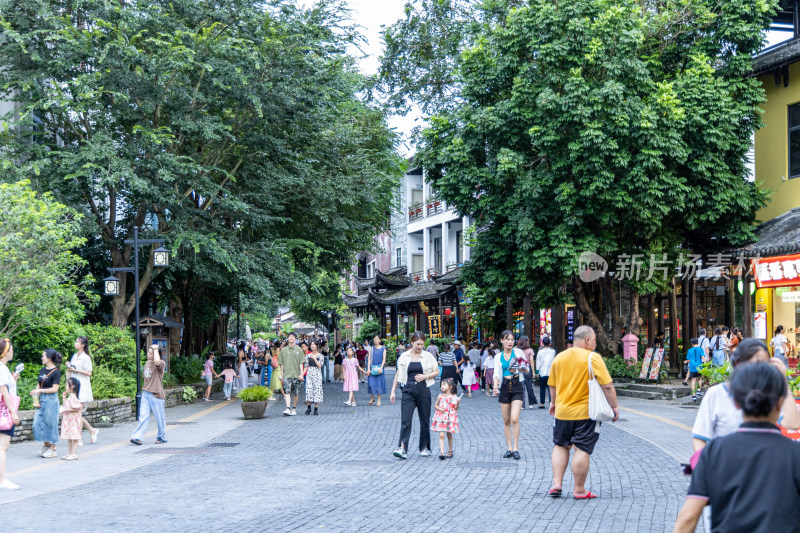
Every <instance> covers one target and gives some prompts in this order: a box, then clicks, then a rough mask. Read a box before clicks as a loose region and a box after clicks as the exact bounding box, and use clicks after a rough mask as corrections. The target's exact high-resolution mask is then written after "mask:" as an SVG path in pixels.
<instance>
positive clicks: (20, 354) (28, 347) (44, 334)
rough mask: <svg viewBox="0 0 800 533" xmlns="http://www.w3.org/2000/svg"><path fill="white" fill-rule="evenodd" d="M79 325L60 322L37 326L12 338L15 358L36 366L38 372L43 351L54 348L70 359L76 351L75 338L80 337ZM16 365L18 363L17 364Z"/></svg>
mask: <svg viewBox="0 0 800 533" xmlns="http://www.w3.org/2000/svg"><path fill="white" fill-rule="evenodd" d="M78 331H79V330H78V325H77V324H75V325H71V326H70V325H64V324H58V325H55V326H51V327H42V328H35V329H32V330H29V331H26V332H25V333H22V334H21V335H15V336H14V338H13V339H12V344H13V345H14V360H15V361H16V362H17V363H19V362H24V363H25V364H26V365H28V364H30V365H33V366H36V371H37V372H38V370H39V368H41V365H40V364H39V363H40V361H41V357H42V352H43V351H44V349H45V348H52V349H54V350H56V351H57V352H60V353H61V355H63V356H64V358H65V359H69V358H70V357H71V356H72V354H73V353H74V352H75V338H76V337H78ZM15 366H16V364H15Z"/></svg>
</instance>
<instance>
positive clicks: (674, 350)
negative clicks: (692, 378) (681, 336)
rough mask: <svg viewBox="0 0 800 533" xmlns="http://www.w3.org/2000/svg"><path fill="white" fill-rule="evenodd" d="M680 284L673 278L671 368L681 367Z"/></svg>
mask: <svg viewBox="0 0 800 533" xmlns="http://www.w3.org/2000/svg"><path fill="white" fill-rule="evenodd" d="M677 291H678V286H677V285H676V284H675V278H672V291H670V293H669V337H670V341H669V364H670V368H678V369H680V365H679V364H678V297H677V295H676V294H675V293H676V292H677Z"/></svg>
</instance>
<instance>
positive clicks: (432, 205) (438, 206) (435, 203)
mask: <svg viewBox="0 0 800 533" xmlns="http://www.w3.org/2000/svg"><path fill="white" fill-rule="evenodd" d="M425 207H426V212H427V214H428V216H433V215H437V214H439V213H443V212H444V202H442V201H441V200H428V201H427V203H426V204H425Z"/></svg>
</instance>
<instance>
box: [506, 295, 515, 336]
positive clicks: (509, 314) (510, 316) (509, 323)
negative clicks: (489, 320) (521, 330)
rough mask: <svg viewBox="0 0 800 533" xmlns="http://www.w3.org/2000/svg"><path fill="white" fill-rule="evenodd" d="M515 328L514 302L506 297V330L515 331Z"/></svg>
mask: <svg viewBox="0 0 800 533" xmlns="http://www.w3.org/2000/svg"><path fill="white" fill-rule="evenodd" d="M513 327H514V300H512V299H511V296H506V329H507V330H509V331H513Z"/></svg>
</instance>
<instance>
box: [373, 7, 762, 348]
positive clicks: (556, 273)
mask: <svg viewBox="0 0 800 533" xmlns="http://www.w3.org/2000/svg"><path fill="white" fill-rule="evenodd" d="M432 4H434V3H428V2H426V1H424V0H420V1H417V2H413V3H412V5H411V6H410V8H409V15H408V18H407V20H405V21H401V22H399V23H398V25H395V27H393V28H391V29H389V30H388V31H387V38H389V37H391V38H392V39H395V40H396V39H401V42H399V43H398V42H395V43H394V45H393V46H394V49H395V50H396V51H395V52H394V54H395V55H397V54H399V53H400V52H398V51H402V53H406V54H408V55H411V56H415V54H417V55H416V56H415V57H418V54H419V53H421V52H419V50H418V48H417V47H416V45H417V44H418V43H419V41H420V35H418V34H414V32H410V33H409V32H408V31H407V30H408V28H409V20H411V19H413V17H417V18H422V19H424V20H426V21H427V22H428V23H434V22H435V21H436V20H439V19H440V18H441V14H439V13H436V12H435V10H433V8H432ZM435 4H441V3H435ZM473 9H474V14H473V16H472V17H464V16H463V15H460V14H458V13H456V16H457V17H459V18H463V19H470V18H471V19H472V20H474V21H483V22H482V23H480V24H471V25H470V27H471V28H473V33H472V34H471V36H470V38H469V39H468V43H467V45H466V46H465V47H464V48H463V49H462V50H461V51H460V53H459V54H458V55H457V56H452V55H451V56H450V57H452V58H453V61H451V65H452V70H451V75H452V80H453V85H452V86H451V87H452V88H453V89H454V90H455V92H456V94H455V98H456V100H455V102H456V103H455V104H454V105H452V106H451V107H450V108H448V107H446V106H441V107H440V108H439V111H438V113H437V114H434V115H432V116H431V117H429V119H430V121H429V127H428V128H427V129H425V130H424V131H423V132H422V136H421V143H420V151H419V154H418V163H419V164H421V165H422V166H423V167H424V168H425V169H426V171H427V173H428V178H429V179H430V180H431V183H432V184H433V186H434V188H435V189H436V190H437V192H438V194H439V195H440V196H441V197H443V198H444V199H445V200H446V201H447V202H448V203H450V204H451V205H453V206H455V207H456V208H457V209H458V210H459V211H461V212H462V213H465V214H469V215H470V216H471V217H473V218H474V219H475V220H476V223H477V224H478V225H479V226H480V230H479V231H478V233H477V243H476V246H475V248H474V249H473V250H472V254H471V255H472V261H471V263H470V265H469V266H468V267H467V269H466V273H465V276H466V279H467V280H468V281H471V282H473V283H475V284H476V285H478V286H479V287H482V288H484V289H486V290H489V291H494V292H495V293H496V295H497V296H501V295H505V294H510V295H514V296H521V295H523V294H532V295H533V296H534V298H535V299H536V301H537V302H538V303H539V304H540V305H542V306H547V305H552V304H554V303H556V302H558V301H564V300H565V299H567V298H571V299H574V300H576V301H577V303H578V304H579V306H580V308H581V311H582V312H583V313H584V315H585V316H586V317H587V319H588V321H589V323H590V324H591V325H593V326H594V327H595V328H597V329H598V339H599V340H600V341H601V346H602V347H603V348H608V347H610V346H611V343H610V342H609V337H610V335H609V334H607V332H606V331H605V329H604V327H603V324H602V322H601V320H600V319H599V316H598V314H599V313H598V312H597V310H596V309H593V308H592V307H591V306H590V305H588V303H587V302H586V301H585V298H583V296H585V295H584V291H585V287H584V284H582V283H581V282H580V281H579V280H578V277H577V273H578V272H577V263H578V261H577V260H578V257H579V255H580V254H581V253H582V252H583V251H592V252H596V253H598V254H600V255H601V256H603V257H604V258H605V259H606V260H608V261H609V263H610V270H611V271H615V270H616V271H617V272H619V271H620V268H621V265H620V264H618V261H617V258H619V257H624V255H625V254H627V255H628V256H631V255H633V254H642V256H643V257H642V260H643V264H642V267H641V268H642V270H643V271H644V272H645V274H647V273H648V271H649V268H650V266H651V260H650V258H651V257H652V258H656V259H658V260H659V261H662V260H663V261H664V262H663V263H660V266H664V267H665V269H664V270H663V272H661V273H660V272H659V271H656V275H655V276H653V278H652V279H644V278H642V279H639V280H637V279H630V280H627V283H628V284H629V285H630V286H631V288H632V290H633V291H634V294H640V293H641V294H648V293H652V292H656V291H660V290H665V289H666V287H667V284H668V283H670V280H671V278H672V276H673V274H672V273H673V272H674V271H675V267H676V266H677V264H678V256H679V255H680V253H681V252H686V251H688V250H692V249H695V250H697V249H701V250H705V249H709V248H713V247H717V248H719V247H723V246H735V245H738V244H742V243H744V242H745V241H747V240H749V239H751V238H752V223H753V222H754V220H755V214H756V211H757V209H758V208H759V207H761V206H762V205H763V203H764V200H765V194H764V193H763V192H761V191H759V189H758V188H757V187H756V186H755V185H754V184H753V183H751V182H750V181H748V179H747V178H748V175H747V174H748V173H747V167H746V164H747V153H748V151H749V149H750V148H751V138H752V135H753V132H754V131H755V129H756V128H757V127H758V126H759V124H760V118H759V109H758V106H759V104H760V103H761V102H762V101H763V98H764V93H763V90H762V89H761V87H760V85H759V82H758V81H757V80H755V79H753V78H749V77H748V76H747V74H748V72H749V71H750V67H751V58H752V55H753V54H754V53H755V52H756V51H757V50H758V49H759V48H760V47H761V44H762V42H763V39H764V32H765V29H766V28H767V27H768V25H769V21H770V16H771V15H772V13H773V12H774V9H775V2H772V1H767V0H736V1H732V2H725V3H723V4H719V3H717V2H712V1H709V0H689V1H686V2H679V3H673V2H667V3H660V2H659V3H653V2H647V1H643V0H621V1H620V0H613V1H609V0H568V1H565V2H552V1H550V0H531V1H528V2H518V1H511V0H509V1H503V0H487V1H484V2H476V3H474V4H473ZM423 26H424V25H423V24H419V23H417V24H416V25H412V29H413V27H423ZM476 28H477V29H476ZM401 30H402V31H401ZM448 31H450V30H448V28H447V27H444V28H443V29H442V34H440V36H441V35H446V34H447V32H448ZM429 33H430V32H429ZM433 34H435V32H433ZM441 38H444V37H441ZM448 42H452V39H451V40H449V41H448ZM448 53H449V51H448ZM394 63H396V59H394V58H386V59H385V60H384V64H385V65H387V68H388V67H389V66H392V65H393V64H394ZM434 74H435V78H436V79H443V78H444V77H443V76H441V75H440V74H437V73H434ZM395 87H398V86H397V85H395ZM399 89H400V90H403V87H399ZM404 96H406V97H413V95H411V94H410V93H406V94H405V95H404ZM600 283H605V285H606V288H607V289H610V290H611V292H612V293H613V290H614V288H613V284H610V283H609V279H608V278H603V279H601V280H600ZM564 289H566V290H564ZM584 304H586V305H584ZM636 312H637V313H638V309H637V311H636ZM631 318H632V319H633V318H636V319H638V315H637V316H636V317H631ZM632 326H635V329H636V330H637V331H638V323H636V324H632ZM615 329H617V331H616V332H615V333H618V330H619V328H615ZM608 333H610V332H608ZM615 336H616V335H615Z"/></svg>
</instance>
